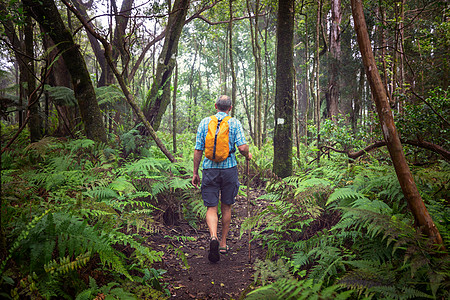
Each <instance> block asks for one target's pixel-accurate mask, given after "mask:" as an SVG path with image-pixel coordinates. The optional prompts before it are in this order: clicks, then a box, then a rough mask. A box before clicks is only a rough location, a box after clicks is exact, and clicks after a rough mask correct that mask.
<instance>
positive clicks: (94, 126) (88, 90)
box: [23, 0, 106, 142]
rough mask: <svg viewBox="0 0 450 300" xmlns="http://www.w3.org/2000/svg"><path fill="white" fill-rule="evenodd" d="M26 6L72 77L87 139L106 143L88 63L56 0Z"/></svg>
mask: <svg viewBox="0 0 450 300" xmlns="http://www.w3.org/2000/svg"><path fill="white" fill-rule="evenodd" d="M23 2H24V3H25V4H26V5H27V6H28V7H29V8H30V12H31V13H32V15H33V17H34V19H36V20H37V21H38V22H39V24H40V25H41V26H42V28H44V30H45V31H46V32H47V33H48V34H49V36H50V37H51V38H52V40H53V41H54V42H55V43H56V44H57V45H58V48H59V49H60V50H61V52H62V56H63V57H64V61H65V63H66V66H67V69H68V70H69V72H70V75H71V76H72V84H73V87H74V92H75V98H76V99H77V100H78V107H79V109H80V114H81V117H82V119H83V122H84V130H85V132H86V136H87V138H89V139H92V140H95V141H101V142H106V131H105V127H104V126H103V122H102V114H101V111H100V108H99V107H98V103H97V98H96V96H95V91H94V86H93V85H92V81H91V78H90V74H89V72H88V70H87V67H86V63H85V61H84V58H83V56H82V55H81V52H80V49H79V46H78V45H76V44H75V43H74V41H73V38H72V34H71V33H70V32H69V31H68V30H67V28H66V27H65V25H64V22H63V20H62V19H61V16H60V14H59V11H58V9H57V8H56V5H55V3H54V2H53V0H39V1H38V0H23Z"/></svg>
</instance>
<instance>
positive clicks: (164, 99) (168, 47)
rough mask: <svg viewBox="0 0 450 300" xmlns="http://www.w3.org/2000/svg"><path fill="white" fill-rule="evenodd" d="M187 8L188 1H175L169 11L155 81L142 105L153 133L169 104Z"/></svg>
mask: <svg viewBox="0 0 450 300" xmlns="http://www.w3.org/2000/svg"><path fill="white" fill-rule="evenodd" d="M188 8H189V0H175V3H174V4H173V8H172V9H171V10H170V14H169V20H168V24H167V28H166V35H165V39H164V45H163V48H162V51H161V54H160V55H159V58H158V61H157V67H156V74H155V80H154V81H153V84H152V88H151V90H150V94H149V96H148V98H147V99H146V102H145V104H144V109H143V110H144V115H145V117H146V118H147V120H148V121H149V122H150V124H151V125H152V126H153V128H154V129H155V131H157V130H158V128H159V125H160V124H161V119H162V116H163V114H164V112H165V111H166V108H167V105H169V103H170V77H171V75H172V71H173V68H174V66H175V55H176V53H177V49H178V41H179V39H180V35H181V30H182V29H183V26H184V22H185V19H186V14H187V11H188Z"/></svg>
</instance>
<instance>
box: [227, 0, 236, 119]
mask: <svg viewBox="0 0 450 300" xmlns="http://www.w3.org/2000/svg"><path fill="white" fill-rule="evenodd" d="M229 8H230V22H229V23H228V39H229V41H228V49H229V56H230V70H231V103H232V105H233V108H232V109H231V115H232V116H233V115H234V112H235V110H236V72H235V70H234V55H233V0H229Z"/></svg>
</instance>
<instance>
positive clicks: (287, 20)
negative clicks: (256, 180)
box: [273, 0, 294, 178]
mask: <svg viewBox="0 0 450 300" xmlns="http://www.w3.org/2000/svg"><path fill="white" fill-rule="evenodd" d="M277 19H278V21H277V79H276V96H275V132H274V138H273V148H274V158H273V172H274V173H275V174H276V175H277V176H279V177H281V178H284V177H287V176H291V175H292V145H293V142H292V125H293V124H292V122H293V120H292V119H293V108H294V103H293V101H294V99H293V91H292V89H293V84H294V0H280V1H279V2H278V18H277Z"/></svg>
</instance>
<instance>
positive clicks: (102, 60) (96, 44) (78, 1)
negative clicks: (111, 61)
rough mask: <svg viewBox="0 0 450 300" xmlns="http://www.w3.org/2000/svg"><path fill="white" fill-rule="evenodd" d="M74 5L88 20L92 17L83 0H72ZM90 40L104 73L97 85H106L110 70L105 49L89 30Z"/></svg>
mask: <svg viewBox="0 0 450 300" xmlns="http://www.w3.org/2000/svg"><path fill="white" fill-rule="evenodd" d="M72 3H73V5H74V6H75V7H76V8H77V10H78V11H79V12H80V13H81V14H82V15H83V17H84V18H85V19H87V20H89V19H90V17H89V16H88V14H87V11H86V5H85V4H84V3H82V2H81V0H72ZM86 33H87V36H88V39H89V42H90V44H91V47H92V50H93V51H94V55H95V58H96V59H97V62H98V64H99V66H100V69H101V70H102V73H101V74H100V78H99V79H98V81H97V86H99V87H100V86H105V85H106V77H107V76H106V73H107V72H108V64H107V63H106V59H105V54H104V53H103V50H102V48H101V46H100V43H99V42H98V40H97V39H96V38H95V37H94V36H93V35H92V34H90V33H89V32H86Z"/></svg>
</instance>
